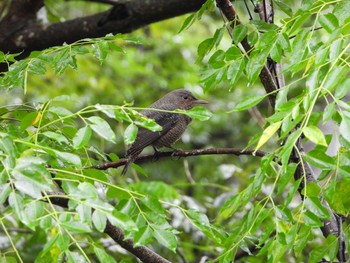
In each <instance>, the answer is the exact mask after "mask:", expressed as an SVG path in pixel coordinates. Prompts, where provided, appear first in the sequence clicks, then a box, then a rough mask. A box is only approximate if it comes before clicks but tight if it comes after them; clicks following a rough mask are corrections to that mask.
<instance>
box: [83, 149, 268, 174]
mask: <svg viewBox="0 0 350 263" xmlns="http://www.w3.org/2000/svg"><path fill="white" fill-rule="evenodd" d="M217 154H229V155H237V156H239V155H252V156H258V157H264V156H265V155H267V153H266V152H264V151H260V150H257V151H254V150H244V149H239V148H211V149H197V150H188V151H183V150H177V151H172V152H159V153H158V154H157V157H158V158H165V157H189V156H197V155H217ZM153 158H154V155H153V154H147V155H141V156H138V157H137V159H136V161H135V163H142V162H145V161H151V160H152V159H153ZM125 163H126V159H122V160H119V161H116V162H107V163H102V164H98V165H93V166H89V167H86V168H85V169H98V170H107V169H109V168H117V167H120V166H123V165H125Z"/></svg>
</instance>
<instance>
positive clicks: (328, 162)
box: [304, 149, 336, 170]
mask: <svg viewBox="0 0 350 263" xmlns="http://www.w3.org/2000/svg"><path fill="white" fill-rule="evenodd" d="M304 158H305V160H306V161H307V162H309V163H310V164H311V165H313V166H315V167H317V168H320V169H327V170H333V169H336V164H335V159H334V158H333V157H330V156H328V155H327V154H326V152H325V151H324V150H323V149H322V150H318V149H315V150H312V151H310V152H308V153H307V154H306V155H305V156H304Z"/></svg>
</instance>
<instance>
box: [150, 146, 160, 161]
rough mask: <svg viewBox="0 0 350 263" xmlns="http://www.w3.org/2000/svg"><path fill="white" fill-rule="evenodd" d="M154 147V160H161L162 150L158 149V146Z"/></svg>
mask: <svg viewBox="0 0 350 263" xmlns="http://www.w3.org/2000/svg"><path fill="white" fill-rule="evenodd" d="M153 149H154V154H153V157H152V162H156V161H158V160H159V155H160V151H158V150H157V148H156V147H153Z"/></svg>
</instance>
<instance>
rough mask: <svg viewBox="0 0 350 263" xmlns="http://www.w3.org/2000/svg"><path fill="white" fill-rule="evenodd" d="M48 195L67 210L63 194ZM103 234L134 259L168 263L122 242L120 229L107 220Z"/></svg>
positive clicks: (154, 254)
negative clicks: (133, 256)
mask: <svg viewBox="0 0 350 263" xmlns="http://www.w3.org/2000/svg"><path fill="white" fill-rule="evenodd" d="M48 194H49V195H52V194H54V195H55V196H56V197H51V198H50V202H51V203H53V204H55V205H58V206H61V207H64V208H68V201H69V199H68V198H67V197H66V195H65V194H64V193H61V192H59V193H56V192H55V193H48ZM57 195H62V197H57ZM104 232H105V233H106V234H107V235H108V236H110V237H111V238H112V239H113V240H114V241H115V242H116V243H118V244H119V245H120V246H121V247H122V248H124V249H126V250H127V251H129V252H130V253H132V254H133V255H135V256H136V257H138V258H139V259H140V260H141V261H142V262H147V263H170V261H168V260H166V259H165V258H163V257H161V256H160V255H158V254H157V253H155V252H154V251H152V250H150V249H149V248H147V247H145V246H140V247H136V248H135V247H134V243H133V242H132V241H131V240H124V239H125V236H124V232H123V230H122V229H121V228H119V227H116V226H114V225H112V224H111V222H109V221H108V220H107V225H106V228H105V230H104Z"/></svg>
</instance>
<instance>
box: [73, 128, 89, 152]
mask: <svg viewBox="0 0 350 263" xmlns="http://www.w3.org/2000/svg"><path fill="white" fill-rule="evenodd" d="M91 134H92V131H91V128H90V127H89V126H85V127H83V128H80V129H79V130H78V131H77V133H76V134H75V135H74V137H73V147H74V148H75V149H80V148H83V147H84V146H86V145H87V144H88V143H89V141H90V138H91Z"/></svg>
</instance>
